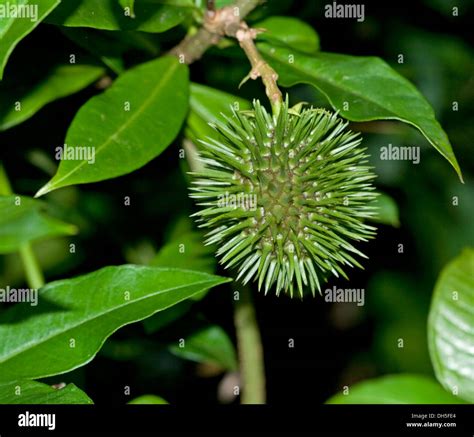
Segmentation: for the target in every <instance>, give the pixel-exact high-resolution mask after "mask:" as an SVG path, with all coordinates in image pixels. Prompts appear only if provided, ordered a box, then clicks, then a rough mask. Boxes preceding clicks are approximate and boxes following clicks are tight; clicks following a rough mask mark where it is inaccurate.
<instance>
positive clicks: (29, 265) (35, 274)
mask: <svg viewBox="0 0 474 437" xmlns="http://www.w3.org/2000/svg"><path fill="white" fill-rule="evenodd" d="M0 195H1V196H11V195H13V191H12V188H11V185H10V181H9V180H8V176H7V173H6V171H5V169H4V167H3V165H2V164H1V163H0ZM20 258H21V260H22V263H23V267H24V269H25V276H26V281H27V283H28V286H29V287H30V288H34V289H38V288H41V287H42V286H43V285H44V276H43V272H42V271H41V268H40V266H39V264H38V260H37V259H36V256H35V254H34V252H33V249H32V247H31V245H30V243H25V244H23V245H22V246H21V248H20Z"/></svg>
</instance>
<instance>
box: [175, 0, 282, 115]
mask: <svg viewBox="0 0 474 437" xmlns="http://www.w3.org/2000/svg"><path fill="white" fill-rule="evenodd" d="M259 1H260V0H237V1H236V2H235V4H234V5H230V6H226V7H224V8H222V9H218V10H212V9H208V13H207V14H206V17H205V21H204V25H203V27H201V28H200V29H199V30H198V32H197V33H196V34H195V35H193V36H190V37H187V38H185V39H184V40H183V41H182V42H181V43H179V44H178V45H177V46H176V47H174V48H173V49H172V50H171V51H170V53H171V54H173V55H176V56H178V57H180V59H182V62H185V63H186V64H191V63H192V62H194V61H196V60H197V59H199V58H201V56H202V55H203V54H204V52H205V51H206V50H207V49H208V48H209V47H210V46H211V45H213V44H217V43H218V42H219V41H220V39H221V38H222V37H224V36H230V37H233V38H236V39H237V41H238V42H239V44H240V47H241V48H242V50H243V51H244V52H245V54H246V55H247V58H248V59H249V61H250V64H251V66H252V70H251V71H250V74H249V76H248V78H251V79H257V78H259V77H261V78H262V82H263V84H264V85H265V90H266V93H267V96H268V99H269V100H270V103H271V105H272V109H273V112H274V113H275V114H278V112H279V111H280V107H281V104H282V100H283V99H282V95H281V91H280V90H279V88H278V85H277V79H278V75H277V73H276V72H275V70H274V69H273V68H272V67H271V66H270V65H269V64H268V63H267V62H266V61H265V60H264V59H263V57H262V56H261V55H260V53H259V51H258V50H257V47H256V46H255V43H254V39H255V38H256V36H257V34H258V33H259V31H258V30H257V29H251V28H249V27H248V26H247V24H246V23H245V21H243V18H244V17H245V16H246V15H247V14H248V13H249V12H250V11H251V10H252V9H253V8H255V7H256V6H257V5H258V3H259ZM208 8H209V2H208ZM209 11H212V13H209Z"/></svg>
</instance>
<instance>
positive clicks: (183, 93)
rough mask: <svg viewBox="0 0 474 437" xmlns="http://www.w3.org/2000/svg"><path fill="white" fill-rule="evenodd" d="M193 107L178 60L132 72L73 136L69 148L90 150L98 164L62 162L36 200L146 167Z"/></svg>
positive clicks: (83, 114) (77, 123)
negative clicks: (76, 186) (191, 106)
mask: <svg viewBox="0 0 474 437" xmlns="http://www.w3.org/2000/svg"><path fill="white" fill-rule="evenodd" d="M187 108H188V70H187V67H186V66H185V65H182V64H180V63H179V62H178V60H177V59H176V58H174V57H170V56H166V57H162V58H159V59H157V60H154V61H151V62H148V63H146V64H142V65H140V66H138V67H136V68H133V69H132V70H129V71H127V72H126V73H124V74H123V75H122V76H120V77H119V78H118V79H117V80H116V81H115V83H114V84H113V85H112V86H111V87H110V88H109V89H108V90H107V91H105V92H104V93H103V94H101V95H99V96H96V97H93V98H92V99H90V100H89V101H88V102H87V103H86V104H85V105H84V106H83V107H82V108H81V109H80V110H79V112H78V113H77V115H76V117H75V118H74V121H73V122H72V125H71V126H70V128H69V131H68V133H67V137H66V144H67V145H68V147H72V148H74V149H78V148H84V147H88V148H89V150H93V151H94V152H95V162H93V163H92V164H91V163H90V162H88V160H62V161H61V163H60V165H59V169H58V172H57V173H56V174H55V175H54V177H53V179H51V180H50V181H49V182H48V183H47V184H46V185H45V186H44V187H43V188H41V190H40V191H39V192H38V193H37V195H36V196H41V195H43V194H46V193H48V192H50V191H52V190H55V189H57V188H61V187H66V186H68V185H74V184H85V183H90V182H97V181H102V180H104V179H110V178H114V177H117V176H121V175H124V174H127V173H130V172H132V171H134V170H136V169H137V168H140V167H142V166H143V165H145V164H146V163H148V162H149V161H151V160H152V159H153V158H155V157H157V156H158V155H159V154H160V153H161V152H162V151H163V150H164V149H165V148H166V147H167V146H169V144H170V143H171V142H172V141H173V140H174V138H175V137H176V135H177V134H178V132H179V130H180V127H181V124H182V122H183V120H184V118H185V116H186V112H187Z"/></svg>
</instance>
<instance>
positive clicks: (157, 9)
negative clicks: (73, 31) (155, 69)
mask: <svg viewBox="0 0 474 437" xmlns="http://www.w3.org/2000/svg"><path fill="white" fill-rule="evenodd" d="M127 2H128V3H130V0H128V1H127ZM120 3H123V1H122V2H120ZM120 3H119V2H118V1H116V0H108V1H105V0H100V1H97V0H67V1H63V2H62V3H61V5H60V6H59V7H58V8H57V9H56V10H55V11H54V12H53V13H52V14H51V15H50V16H49V17H48V20H47V22H48V23H51V24H57V25H61V26H68V27H93V28H95V29H106V30H141V31H143V32H164V31H166V30H168V29H171V28H172V27H175V26H177V25H178V24H180V23H181V22H182V21H183V20H184V19H185V18H187V17H189V16H190V14H191V13H192V12H193V10H194V5H193V2H192V1H191V0H135V2H134V3H135V4H134V13H135V18H132V17H130V16H127V15H126V14H125V11H124V9H123V7H122V6H121V4H120Z"/></svg>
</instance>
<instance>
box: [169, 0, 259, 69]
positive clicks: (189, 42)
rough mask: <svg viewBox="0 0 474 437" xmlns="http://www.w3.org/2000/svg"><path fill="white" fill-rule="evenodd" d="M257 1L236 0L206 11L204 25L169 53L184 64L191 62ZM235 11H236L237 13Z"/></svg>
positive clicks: (247, 12) (257, 3) (218, 39)
mask: <svg viewBox="0 0 474 437" xmlns="http://www.w3.org/2000/svg"><path fill="white" fill-rule="evenodd" d="M259 3H260V0H237V1H236V2H235V3H234V4H232V5H229V6H226V7H225V8H222V9H217V10H216V11H212V12H214V13H210V14H209V13H207V14H206V16H205V22H204V26H203V27H201V28H200V29H199V30H198V31H197V32H196V33H195V34H194V35H192V36H188V37H186V38H185V39H183V41H181V42H180V43H179V44H178V45H177V46H175V47H174V48H172V49H171V50H170V51H169V54H170V55H174V56H178V57H179V58H182V59H183V61H184V63H186V64H192V63H193V62H194V61H197V60H198V59H200V58H201V57H202V55H203V54H204V53H205V52H206V50H207V49H208V48H210V47H211V46H212V45H214V44H217V43H218V42H219V41H220V39H221V38H222V37H223V36H224V35H226V34H227V30H228V28H229V26H230V24H231V23H235V22H239V21H240V20H242V19H243V18H245V17H246V16H247V15H248V14H249V13H250V12H251V11H252V10H254V9H255V8H256V7H257V6H258V5H259ZM235 11H238V14H236V13H235Z"/></svg>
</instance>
